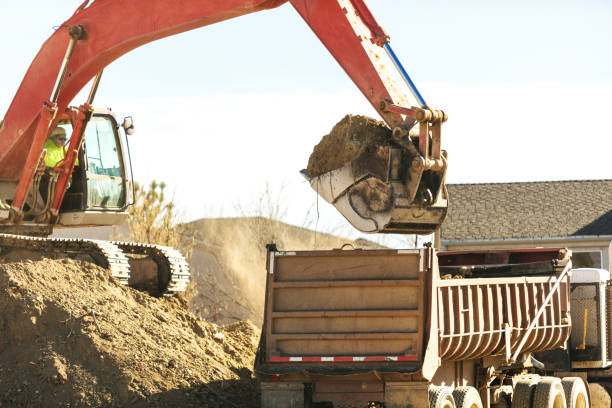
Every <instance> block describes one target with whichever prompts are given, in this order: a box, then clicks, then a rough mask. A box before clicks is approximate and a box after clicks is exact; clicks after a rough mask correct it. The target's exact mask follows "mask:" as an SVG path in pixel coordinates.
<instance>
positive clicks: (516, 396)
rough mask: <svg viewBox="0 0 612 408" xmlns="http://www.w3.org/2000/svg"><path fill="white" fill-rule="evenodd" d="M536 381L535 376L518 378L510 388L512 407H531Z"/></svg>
mask: <svg viewBox="0 0 612 408" xmlns="http://www.w3.org/2000/svg"><path fill="white" fill-rule="evenodd" d="M537 383H538V378H537V377H536V378H534V377H525V378H521V379H520V380H518V381H517V382H516V384H515V385H514V389H513V390H512V408H531V401H532V400H533V393H534V391H535V387H536V384H537Z"/></svg>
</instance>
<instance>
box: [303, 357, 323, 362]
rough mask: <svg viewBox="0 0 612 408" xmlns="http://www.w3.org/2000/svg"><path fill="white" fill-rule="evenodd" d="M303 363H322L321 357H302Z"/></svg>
mask: <svg viewBox="0 0 612 408" xmlns="http://www.w3.org/2000/svg"><path fill="white" fill-rule="evenodd" d="M302 361H321V357H302Z"/></svg>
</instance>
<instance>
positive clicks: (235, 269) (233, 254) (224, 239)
mask: <svg viewBox="0 0 612 408" xmlns="http://www.w3.org/2000/svg"><path fill="white" fill-rule="evenodd" d="M185 227H186V230H187V231H188V232H189V234H190V235H193V237H194V238H195V244H196V245H195V246H194V247H193V249H192V251H191V259H190V267H191V281H192V283H193V286H192V290H191V291H190V293H189V308H190V310H191V311H193V312H194V313H196V314H198V315H199V316H201V317H202V318H204V319H206V320H207V321H211V322H215V323H220V324H226V323H230V322H235V321H237V320H245V319H248V320H250V321H251V322H253V323H254V324H255V325H257V326H261V324H262V322H263V308H264V296H265V288H266V276H267V274H266V244H268V243H275V244H276V245H277V247H278V248H279V249H280V250H292V251H294V250H295V251H299V250H317V249H331V248H341V247H342V246H343V245H346V244H349V245H352V246H353V247H354V248H382V247H381V246H380V245H377V244H375V243H374V242H371V241H367V240H365V239H360V240H357V241H353V240H350V239H346V238H341V237H338V236H334V235H331V234H325V233H321V232H318V233H317V232H315V231H313V230H310V229H307V228H301V227H297V226H294V225H289V224H285V223H283V222H280V221H275V220H271V219H268V218H262V217H252V218H203V219H200V220H197V221H193V222H191V223H189V224H186V225H185Z"/></svg>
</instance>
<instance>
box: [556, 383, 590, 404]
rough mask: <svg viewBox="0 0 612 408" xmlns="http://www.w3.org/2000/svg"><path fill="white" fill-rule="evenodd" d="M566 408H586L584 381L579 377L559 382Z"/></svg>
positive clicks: (586, 396) (587, 399) (587, 400)
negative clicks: (563, 392) (563, 393)
mask: <svg viewBox="0 0 612 408" xmlns="http://www.w3.org/2000/svg"><path fill="white" fill-rule="evenodd" d="M561 385H562V386H563V391H565V401H566V402H567V408H588V407H590V405H589V397H588V395H587V391H586V387H585V386H584V381H582V378H580V377H565V378H564V379H562V380H561Z"/></svg>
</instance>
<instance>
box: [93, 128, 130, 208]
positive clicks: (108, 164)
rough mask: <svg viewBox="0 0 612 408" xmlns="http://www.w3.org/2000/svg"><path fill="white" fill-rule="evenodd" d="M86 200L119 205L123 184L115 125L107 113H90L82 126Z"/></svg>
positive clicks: (94, 204)
mask: <svg viewBox="0 0 612 408" xmlns="http://www.w3.org/2000/svg"><path fill="white" fill-rule="evenodd" d="M85 151H86V155H87V179H88V183H87V184H88V189H87V190H88V194H87V196H88V204H89V206H90V207H123V206H124V205H125V185H124V177H123V168H122V166H121V152H120V150H119V147H118V146H117V138H116V135H115V126H114V125H113V122H112V121H111V119H110V118H109V117H104V116H94V117H92V118H91V120H90V121H89V123H88V124H87V128H86V129H85Z"/></svg>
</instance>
